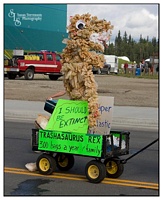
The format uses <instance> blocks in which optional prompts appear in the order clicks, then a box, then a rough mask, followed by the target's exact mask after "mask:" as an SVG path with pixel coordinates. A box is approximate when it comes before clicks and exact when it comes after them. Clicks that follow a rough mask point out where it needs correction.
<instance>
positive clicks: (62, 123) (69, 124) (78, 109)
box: [46, 99, 88, 133]
mask: <svg viewBox="0 0 163 200" xmlns="http://www.w3.org/2000/svg"><path fill="white" fill-rule="evenodd" d="M46 130H55V131H62V132H63V131H65V132H76V133H78V132H80V133H87V131H88V102H87V101H75V100H65V99H59V100H58V102H57V105H56V107H55V109H54V111H53V113H52V115H51V117H50V120H49V122H48V124H47V126H46Z"/></svg>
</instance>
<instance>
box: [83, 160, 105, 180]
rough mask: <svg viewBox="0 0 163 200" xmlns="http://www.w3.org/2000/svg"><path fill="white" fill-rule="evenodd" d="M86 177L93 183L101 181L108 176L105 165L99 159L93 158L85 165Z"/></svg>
mask: <svg viewBox="0 0 163 200" xmlns="http://www.w3.org/2000/svg"><path fill="white" fill-rule="evenodd" d="M85 175H86V178H87V179H88V180H89V181H90V182H91V183H100V182H101V181H102V180H103V179H104V178H105V177H106V169H105V165H104V164H103V163H101V162H100V161H97V160H92V161H90V162H88V163H87V165H86V167H85Z"/></svg>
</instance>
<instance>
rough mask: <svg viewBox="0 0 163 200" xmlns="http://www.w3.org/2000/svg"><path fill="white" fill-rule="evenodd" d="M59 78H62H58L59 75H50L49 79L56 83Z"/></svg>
mask: <svg viewBox="0 0 163 200" xmlns="http://www.w3.org/2000/svg"><path fill="white" fill-rule="evenodd" d="M59 77H60V76H57V75H49V79H50V80H53V81H54V80H55V81H56V80H57V79H58V78H59Z"/></svg>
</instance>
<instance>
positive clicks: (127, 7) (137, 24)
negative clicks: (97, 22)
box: [67, 3, 159, 42]
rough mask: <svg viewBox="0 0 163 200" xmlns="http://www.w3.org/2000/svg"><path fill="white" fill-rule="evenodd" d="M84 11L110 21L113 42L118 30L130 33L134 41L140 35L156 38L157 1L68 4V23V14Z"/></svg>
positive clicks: (157, 27)
mask: <svg viewBox="0 0 163 200" xmlns="http://www.w3.org/2000/svg"><path fill="white" fill-rule="evenodd" d="M85 13H90V14H91V15H93V16H97V17H98V18H99V19H105V20H107V21H110V22H111V24H112V25H113V26H114V29H113V31H112V36H111V39H110V41H111V42H114V40H115V37H116V36H117V35H118V31H119V30H120V33H121V36H122V37H123V35H124V33H125V31H126V33H127V35H128V36H129V35H131V37H132V38H133V39H134V40H136V41H137V40H139V38H140V35H142V38H145V39H146V38H147V36H148V37H149V39H150V40H151V39H152V38H153V37H156V38H157V39H158V35H159V31H158V29H159V5H158V4H157V3H155V4H154V3H153V4H149V3H148V4H147V3H143V4H140V3H139V4H136V3H131V4H127V3H122V4H109V3H108V4H105V3H101V4H100V3H94V4H93V3H90V4H84V3H83V4H82V3H80V4H68V6H67V19H68V24H69V18H70V16H74V15H75V14H85Z"/></svg>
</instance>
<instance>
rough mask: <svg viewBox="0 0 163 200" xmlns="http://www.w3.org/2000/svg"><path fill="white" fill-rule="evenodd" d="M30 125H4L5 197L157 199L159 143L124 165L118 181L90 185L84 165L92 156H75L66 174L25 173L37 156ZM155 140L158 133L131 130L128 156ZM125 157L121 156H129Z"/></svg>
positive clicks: (18, 123) (7, 123) (12, 123)
mask: <svg viewBox="0 0 163 200" xmlns="http://www.w3.org/2000/svg"><path fill="white" fill-rule="evenodd" d="M32 127H33V123H30V122H29V123H26V122H10V121H8V120H7V121H6V122H5V135H4V136H5V139H4V142H5V144H4V149H5V154H4V172H5V173H4V194H5V195H16V196H19V195H23V196H25V195H36V196H39V195H41V196H44V195H45V196H47V195H62V196H63V195H96V196H99V195H100V196H104V195H112V196H121V195H122V196H128V195H130V196H132V195H134V196H141V195H142V196H149V195H151V196H157V195H158V194H159V190H158V187H159V164H158V163H159V160H158V159H159V157H158V156H159V153H158V142H157V143H155V144H154V145H152V146H150V147H149V148H148V149H146V150H144V151H143V152H141V153H140V154H138V155H137V156H135V157H133V158H132V159H131V160H128V162H127V163H126V164H125V165H124V172H123V174H122V175H121V176H120V177H119V178H117V179H114V180H113V179H109V178H105V179H104V180H103V182H102V183H100V184H92V183H89V182H88V181H87V179H86V177H85V165H86V164H87V162H89V161H90V160H92V159H93V158H91V157H83V156H75V164H74V166H73V168H72V169H70V170H69V171H68V172H61V171H59V170H58V169H57V170H56V172H54V173H53V174H52V175H50V176H47V175H41V174H39V173H37V172H32V173H31V172H28V171H27V169H25V164H26V163H27V162H35V161H36V159H37V158H38V156H39V155H40V154H38V153H35V152H32V150H31V145H30V138H31V128H32ZM157 137H158V132H157V131H132V132H131V134H130V155H132V154H133V153H135V152H137V151H138V150H140V149H141V148H142V147H144V146H145V145H147V144H149V143H150V142H151V141H153V140H155V139H156V138H157ZM128 156H129V155H125V156H124V157H125V158H126V157H128Z"/></svg>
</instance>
